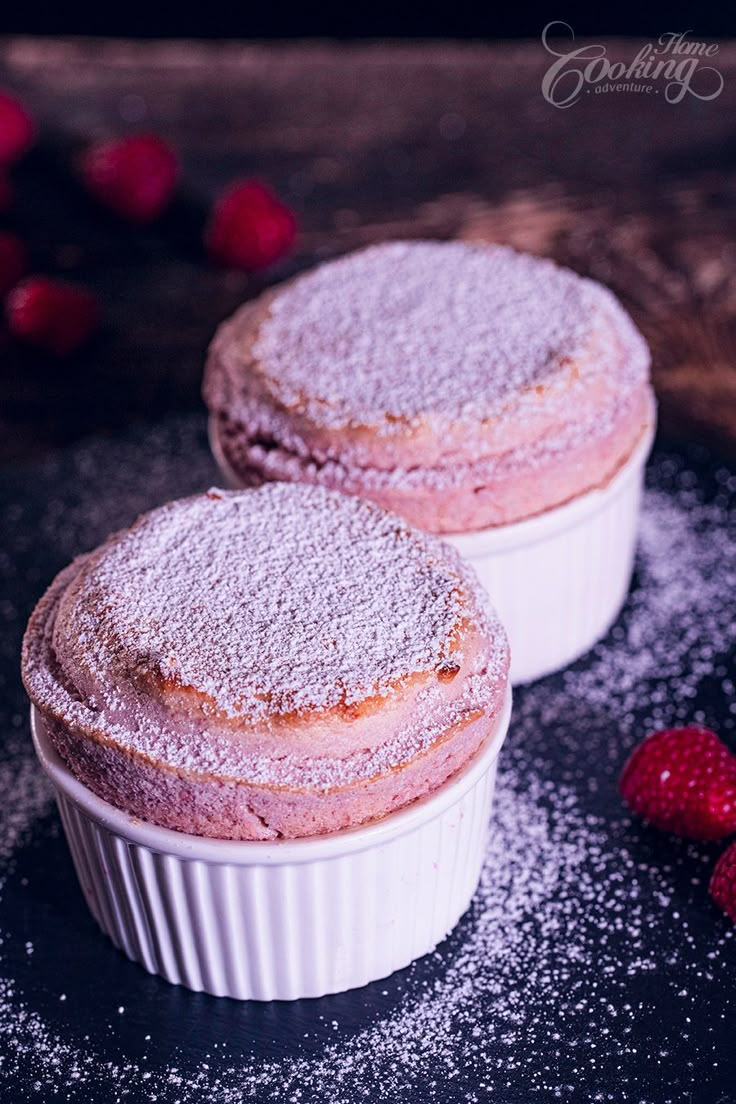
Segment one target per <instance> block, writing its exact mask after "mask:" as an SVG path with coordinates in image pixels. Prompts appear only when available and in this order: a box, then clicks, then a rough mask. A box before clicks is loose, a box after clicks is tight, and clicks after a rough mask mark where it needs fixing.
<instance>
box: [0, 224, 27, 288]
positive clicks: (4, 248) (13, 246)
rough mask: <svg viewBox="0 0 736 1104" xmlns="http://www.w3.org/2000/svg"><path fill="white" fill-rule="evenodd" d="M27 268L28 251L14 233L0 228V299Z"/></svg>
mask: <svg viewBox="0 0 736 1104" xmlns="http://www.w3.org/2000/svg"><path fill="white" fill-rule="evenodd" d="M27 268H28V253H27V252H26V247H25V245H24V244H23V242H22V241H21V240H20V238H19V237H17V236H16V235H15V234H9V233H7V232H6V231H4V230H0V299H3V298H5V296H6V295H7V294H8V292H9V291H10V289H11V288H14V287H15V285H16V284H17V283H18V281H19V280H20V278H21V276H23V274H24V273H25V271H26V269H27Z"/></svg>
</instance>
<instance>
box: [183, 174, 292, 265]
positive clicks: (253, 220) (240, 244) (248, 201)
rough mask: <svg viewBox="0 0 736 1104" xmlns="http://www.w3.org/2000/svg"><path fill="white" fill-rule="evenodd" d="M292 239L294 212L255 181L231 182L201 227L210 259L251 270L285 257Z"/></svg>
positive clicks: (268, 189) (263, 185)
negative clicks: (203, 229) (205, 224)
mask: <svg viewBox="0 0 736 1104" xmlns="http://www.w3.org/2000/svg"><path fill="white" fill-rule="evenodd" d="M295 239H296V218H295V216H294V213H293V212H292V211H291V210H290V209H289V208H288V207H287V206H286V205H285V204H284V203H282V202H281V200H280V199H279V198H278V196H276V195H275V194H274V193H273V192H272V191H271V190H270V188H268V187H266V185H265V184H262V183H261V182H260V181H259V180H244V181H242V182H241V183H239V184H234V185H233V186H232V187H231V188H229V189H228V190H227V191H226V192H225V194H224V195H223V196H221V197H220V199H219V200H218V201H217V202H216V203H215V205H214V207H213V210H212V213H211V215H210V219H209V222H208V224H207V228H206V230H205V245H206V247H207V252H208V253H209V255H210V257H211V258H212V260H213V261H215V262H216V263H217V264H220V265H224V266H225V267H227V268H243V269H245V270H246V271H255V270H257V269H260V268H267V267H268V266H269V265H271V264H273V263H274V262H275V261H278V260H279V259H280V258H281V257H283V256H285V255H286V254H287V253H288V252H289V251H290V250H291V248H292V246H293V245H294V241H295Z"/></svg>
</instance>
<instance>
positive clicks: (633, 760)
mask: <svg viewBox="0 0 736 1104" xmlns="http://www.w3.org/2000/svg"><path fill="white" fill-rule="evenodd" d="M619 788H620V791H621V795H622V797H623V799H624V801H625V802H626V804H627V805H628V806H629V808H630V809H631V810H632V811H633V812H634V813H637V814H638V815H639V816H641V817H644V819H645V820H648V821H649V822H650V823H651V824H653V825H654V826H655V827H656V828H661V829H662V830H663V831H666V832H674V833H676V835H678V836H687V837H689V838H692V839H699V840H712V839H721V838H722V837H723V836H728V835H730V834H731V833H732V832H734V831H736V756H734V755H732V754H731V752H730V751H729V749H728V748H727V747H726V745H725V744H724V743H722V742H721V741H720V740H719V739H718V737H717V736H716V734H715V732H711V731H710V730H709V729H707V728H699V727H698V726H697V725H690V726H689V727H687V728H671V729H665V730H664V731H662V732H655V733H654V735H652V736H648V737H647V738H646V740H644V741H643V742H642V743H641V744H639V746H638V747H637V748H635V749H634V751H633V753H632V755H631V757H630V758H629V760H628V762H627V763H626V766H625V767H624V769H623V773H622V774H621V781H620V784H619Z"/></svg>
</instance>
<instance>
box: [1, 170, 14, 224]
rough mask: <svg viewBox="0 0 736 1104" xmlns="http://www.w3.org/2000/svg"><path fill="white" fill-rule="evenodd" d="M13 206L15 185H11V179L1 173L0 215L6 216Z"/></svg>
mask: <svg viewBox="0 0 736 1104" xmlns="http://www.w3.org/2000/svg"><path fill="white" fill-rule="evenodd" d="M12 204H13V185H12V184H11V183H10V177H9V176H8V175H7V174H6V173H4V172H0V215H4V214H5V212H6V211H9V210H10V208H11V206H12Z"/></svg>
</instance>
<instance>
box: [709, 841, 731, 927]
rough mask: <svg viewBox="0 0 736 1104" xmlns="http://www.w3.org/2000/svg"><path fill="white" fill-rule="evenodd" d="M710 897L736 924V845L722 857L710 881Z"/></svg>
mask: <svg viewBox="0 0 736 1104" xmlns="http://www.w3.org/2000/svg"><path fill="white" fill-rule="evenodd" d="M710 895H711V897H712V898H713V900H714V901H715V903H716V904H717V905H718V907H719V908H722V909H723V911H724V912H725V913H726V915H727V916H730V917H731V919H732V920H733V922H734V924H736V843H732V844H731V845H730V847H727V848H726V850H725V851H724V852H723V854H722V855H721V857H720V859H719V860H718V862H717V863H716V866H715V870H714V871H713V876H712V878H711V880H710Z"/></svg>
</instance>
